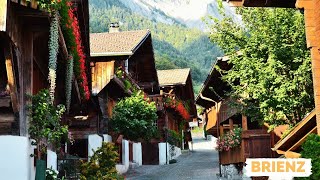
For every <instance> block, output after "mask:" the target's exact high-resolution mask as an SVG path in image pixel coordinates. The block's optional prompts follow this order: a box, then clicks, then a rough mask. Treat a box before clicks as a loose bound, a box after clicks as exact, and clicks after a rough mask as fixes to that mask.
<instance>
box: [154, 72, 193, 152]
mask: <svg viewBox="0 0 320 180" xmlns="http://www.w3.org/2000/svg"><path fill="white" fill-rule="evenodd" d="M157 73H158V78H159V86H160V89H161V94H162V97H164V98H169V99H175V100H177V101H180V102H181V103H182V104H184V106H185V107H186V109H187V110H188V113H189V115H190V116H189V119H184V118H183V117H182V116H181V115H180V114H179V113H178V112H177V111H176V110H175V109H172V108H170V107H165V108H164V110H163V111H162V113H160V114H159V120H158V127H159V130H163V127H167V128H168V129H171V130H174V131H176V132H177V133H182V132H179V125H180V123H183V122H185V124H184V126H183V129H182V130H183V132H184V140H185V141H184V147H188V141H191V133H190V131H189V124H188V122H192V121H193V119H194V118H195V119H196V118H197V110H196V106H195V103H194V92H193V86H192V79H191V72H190V69H189V68H187V69H170V70H158V71H157ZM163 101H164V103H166V102H165V100H163ZM162 132H163V133H164V131H162Z"/></svg>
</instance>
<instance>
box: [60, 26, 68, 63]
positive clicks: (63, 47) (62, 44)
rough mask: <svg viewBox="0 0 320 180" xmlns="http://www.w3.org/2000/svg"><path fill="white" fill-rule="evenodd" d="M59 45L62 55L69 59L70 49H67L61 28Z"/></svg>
mask: <svg viewBox="0 0 320 180" xmlns="http://www.w3.org/2000/svg"><path fill="white" fill-rule="evenodd" d="M59 45H60V50H61V51H60V52H61V53H62V55H63V57H64V59H68V57H69V55H68V49H67V46H66V42H65V40H64V37H63V33H62V30H61V26H59Z"/></svg>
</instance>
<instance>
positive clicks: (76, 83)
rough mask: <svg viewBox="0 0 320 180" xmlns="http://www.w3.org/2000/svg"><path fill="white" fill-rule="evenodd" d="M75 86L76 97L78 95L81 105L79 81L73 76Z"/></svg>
mask: <svg viewBox="0 0 320 180" xmlns="http://www.w3.org/2000/svg"><path fill="white" fill-rule="evenodd" d="M73 84H74V88H75V90H76V95H77V100H78V103H79V104H81V94H80V90H79V85H78V81H77V79H76V78H75V76H73Z"/></svg>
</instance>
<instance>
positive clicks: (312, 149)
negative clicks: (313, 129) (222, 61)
mask: <svg viewBox="0 0 320 180" xmlns="http://www.w3.org/2000/svg"><path fill="white" fill-rule="evenodd" d="M301 156H302V157H303V158H310V159H311V164H312V174H311V176H310V177H307V178H297V179H313V180H319V179H320V136H319V135H316V134H311V135H309V136H308V138H307V140H306V142H304V143H303V144H302V151H301Z"/></svg>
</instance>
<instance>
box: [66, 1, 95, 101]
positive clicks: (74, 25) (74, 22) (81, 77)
mask: <svg viewBox="0 0 320 180" xmlns="http://www.w3.org/2000/svg"><path fill="white" fill-rule="evenodd" d="M67 6H68V7H69V9H68V16H69V22H68V24H66V27H67V28H71V29H72V32H73V35H74V37H75V44H76V47H71V48H72V49H73V50H76V53H77V55H78V57H79V60H78V61H79V62H78V63H77V64H79V68H80V74H78V75H77V79H78V81H79V84H80V87H81V88H82V90H83V93H84V97H85V99H86V100H88V99H90V91H89V87H88V78H87V74H86V61H85V59H86V56H85V54H84V51H83V46H82V41H81V33H80V28H79V22H78V18H77V17H76V16H75V15H74V14H75V11H76V9H74V8H72V3H71V2H67ZM69 25H71V27H70V26H69Z"/></svg>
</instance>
